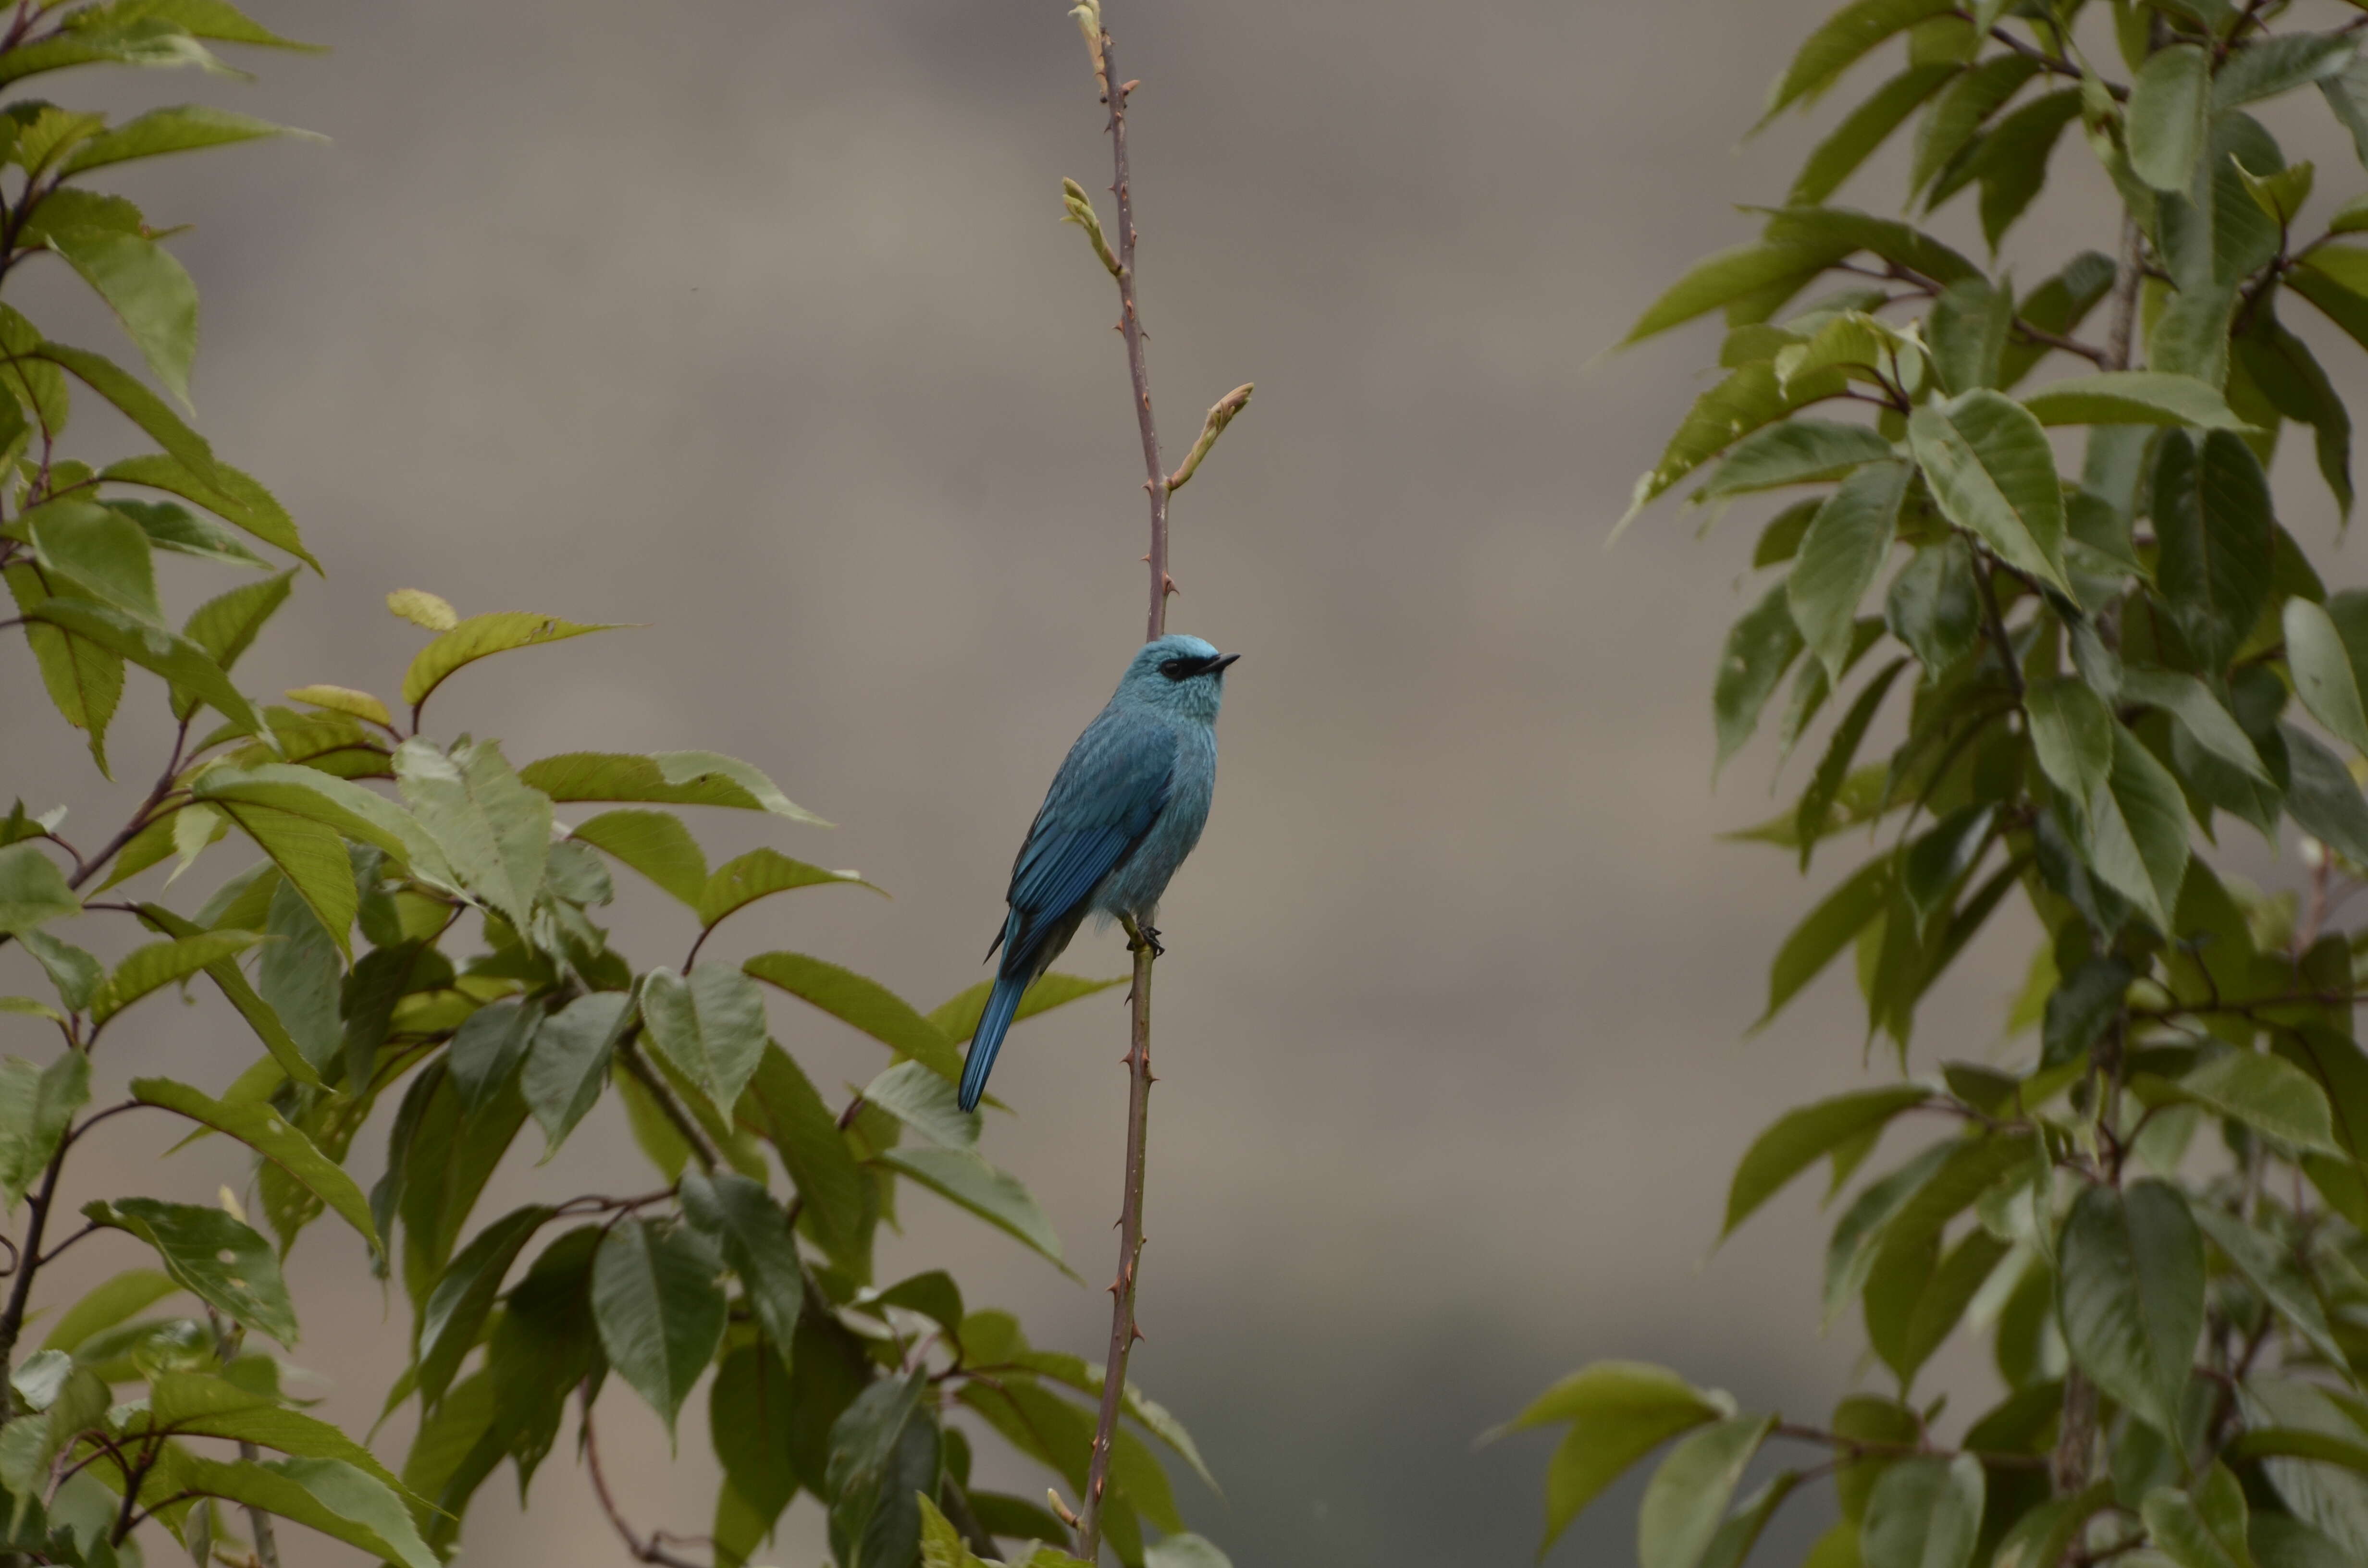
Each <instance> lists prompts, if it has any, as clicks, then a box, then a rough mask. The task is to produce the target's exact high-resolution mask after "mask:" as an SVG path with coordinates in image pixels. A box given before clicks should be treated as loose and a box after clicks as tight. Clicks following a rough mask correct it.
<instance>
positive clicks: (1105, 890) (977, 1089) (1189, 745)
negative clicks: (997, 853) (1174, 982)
mask: <svg viewBox="0 0 2368 1568" xmlns="http://www.w3.org/2000/svg"><path fill="white" fill-rule="evenodd" d="M1240 657H1241V655H1240V654H1239V653H1218V652H1217V650H1216V649H1215V648H1213V647H1212V646H1211V645H1210V644H1208V643H1206V642H1202V641H1201V639H1199V638H1198V637H1184V636H1168V637H1162V638H1159V639H1157V640H1156V641H1154V642H1146V643H1144V645H1143V647H1142V649H1141V651H1139V652H1138V653H1136V654H1135V655H1134V657H1133V659H1132V660H1131V661H1129V662H1128V664H1127V666H1126V674H1125V675H1124V676H1121V677H1120V680H1119V683H1118V690H1117V692H1116V693H1114V694H1113V695H1112V696H1111V698H1110V706H1108V707H1107V708H1104V709H1103V710H1101V712H1100V713H1099V715H1098V716H1097V717H1096V718H1095V720H1094V722H1092V723H1090V724H1088V725H1087V726H1086V733H1084V734H1082V735H1079V736H1078V737H1077V744H1075V745H1073V746H1071V747H1070V748H1069V756H1068V759H1067V760H1066V761H1064V762H1063V763H1062V764H1061V771H1060V772H1059V773H1057V774H1055V775H1054V776H1053V787H1052V789H1050V790H1046V791H1045V794H1044V804H1043V806H1042V809H1040V810H1039V811H1038V812H1037V813H1036V821H1035V824H1034V825H1033V826H1031V827H1030V828H1029V830H1028V842H1027V843H1025V844H1023V845H1021V846H1020V847H1019V858H1018V859H1016V860H1014V861H1013V862H1012V863H1011V892H1010V893H1009V894H1008V902H1009V903H1010V905H1011V913H1010V914H1009V915H1007V916H1006V917H1005V919H1004V922H1003V930H1002V932H1001V934H999V935H998V936H997V937H996V938H995V942H994V945H993V946H991V947H989V948H988V949H986V956H987V957H988V958H990V959H991V958H993V957H995V954H996V949H1002V952H1003V962H1002V964H1001V966H1000V967H999V968H998V969H997V970H996V976H995V989H994V990H993V991H992V992H990V993H989V994H988V995H987V999H986V1010H985V1013H983V1014H982V1015H981V1016H980V1017H979V1020H978V1030H977V1032H976V1033H975V1034H973V1036H972V1037H971V1042H970V1058H969V1060H968V1061H966V1062H963V1063H962V1109H964V1110H975V1109H977V1108H978V1101H979V1096H981V1095H983V1094H985V1092H986V1075H987V1074H989V1073H991V1072H993V1071H994V1069H995V1053H996V1051H998V1050H1000V1049H1002V1046H1003V1035H1004V1031H1005V1030H1006V1029H1008V1028H1010V1027H1011V1016H1012V1014H1013V1013H1015V1012H1016V1011H1018V1010H1019V998H1020V997H1021V996H1022V995H1024V994H1026V993H1027V990H1028V987H1029V986H1030V984H1031V983H1034V981H1035V979H1036V977H1037V976H1038V975H1040V974H1042V973H1043V972H1044V971H1046V970H1047V969H1050V968H1051V967H1052V965H1053V960H1054V959H1056V958H1058V957H1060V955H1061V949H1064V948H1065V947H1067V946H1068V945H1069V938H1070V937H1074V936H1076V934H1077V927H1078V926H1080V925H1082V924H1083V923H1084V922H1085V918H1086V916H1087V915H1100V916H1102V917H1103V918H1104V919H1106V920H1107V919H1110V918H1111V917H1113V916H1114V917H1116V918H1117V920H1118V921H1119V922H1120V924H1121V925H1123V926H1125V927H1126V932H1127V937H1128V938H1129V940H1130V943H1131V944H1137V943H1139V944H1147V945H1148V946H1149V947H1150V949H1151V950H1152V952H1153V953H1154V954H1155V955H1156V954H1157V953H1159V952H1160V951H1162V950H1163V949H1161V948H1160V946H1159V932H1158V930H1157V928H1156V926H1153V924H1152V922H1153V920H1154V919H1155V918H1156V915H1158V913H1159V895H1160V894H1162V893H1164V892H1167V879H1168V878H1170V877H1172V876H1174V875H1175V874H1176V868H1177V867H1178V866H1181V865H1182V864H1183V863H1184V857H1186V856H1187V855H1190V853H1192V846H1194V845H1195V844H1198V843H1199V842H1200V841H1201V827H1202V826H1203V825H1204V824H1206V823H1207V822H1208V820H1209V800H1210V797H1211V795H1212V794H1213V793H1214V792H1215V790H1216V786H1217V709H1218V706H1219V704H1221V703H1222V702H1223V701H1224V695H1225V668H1226V666H1227V665H1231V664H1232V663H1233V662H1234V661H1235V659H1238V658H1240Z"/></svg>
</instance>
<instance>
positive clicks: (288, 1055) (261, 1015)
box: [140, 895, 336, 1089]
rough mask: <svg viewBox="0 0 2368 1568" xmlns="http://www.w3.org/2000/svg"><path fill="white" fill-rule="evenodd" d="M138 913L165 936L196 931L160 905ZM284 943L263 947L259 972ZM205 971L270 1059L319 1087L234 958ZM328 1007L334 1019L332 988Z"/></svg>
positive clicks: (330, 959) (332, 959)
mask: <svg viewBox="0 0 2368 1568" xmlns="http://www.w3.org/2000/svg"><path fill="white" fill-rule="evenodd" d="M291 897H292V895H291ZM304 913H305V915H306V916H307V924H308V925H310V926H311V928H312V929H313V931H314V932H318V933H320V935H321V937H322V942H323V946H324V948H326V947H327V946H329V944H328V942H327V933H325V932H321V931H320V926H319V925H318V924H317V923H316V922H313V921H312V920H311V919H310V912H309V910H308V911H304ZM140 916H141V918H142V920H144V921H146V922H147V923H148V924H149V925H150V926H153V927H154V928H155V929H157V930H159V931H163V932H164V933H165V934H166V935H167V936H172V937H194V936H197V935H198V934H199V930H200V927H199V926H197V925H196V924H195V923H193V922H190V921H187V920H184V919H182V918H181V917H180V916H179V915H175V914H174V913H173V912H172V911H171V910H169V909H166V908H165V907H163V906H162V905H161V904H154V903H143V904H142V905H141V906H140ZM267 934H268V933H267ZM285 946H286V944H285V943H284V942H275V943H272V944H271V945H270V947H268V948H267V949H266V950H265V955H264V963H263V965H262V966H260V970H259V972H264V973H268V972H269V971H270V965H271V960H273V959H274V958H275V957H276V956H278V953H279V949H282V948H284V947H285ZM327 963H328V969H329V972H330V975H331V977H332V985H333V986H334V977H335V975H336V955H335V954H334V953H332V954H329V955H328V956H327ZM205 973H206V978H207V979H209V980H211V981H212V982H213V983H214V984H215V986H216V987H217V988H219V989H220V990H221V992H222V995H223V996H224V997H225V998H227V999H228V1000H229V1002H230V1005H231V1006H233V1007H235V1008H236V1009H238V1015H239V1017H243V1018H245V1020H246V1024H247V1027H248V1028H251V1029H253V1030H254V1031H255V1033H256V1038H257V1039H259V1040H262V1041H263V1047H264V1049H265V1050H266V1051H268V1052H270V1055H271V1059H272V1061H273V1062H276V1063H278V1064H279V1069H280V1071H281V1072H283V1073H285V1074H287V1075H288V1076H289V1077H290V1078H292V1079H294V1080H295V1081H296V1082H297V1083H300V1084H302V1085H305V1086H306V1087H308V1088H315V1089H317V1088H319V1087H320V1086H321V1077H320V1074H318V1073H317V1072H315V1071H314V1069H313V1064H312V1062H309V1061H307V1060H306V1059H305V1057H304V1053H303V1051H302V1049H301V1048H300V1047H299V1046H298V1045H297V1043H296V1041H295V1040H294V1039H293V1038H292V1037H291V1036H290V1033H289V1031H288V1028H287V1026H286V1025H285V1024H284V1023H282V1022H281V1020H280V1017H279V1011H278V1010H277V1009H276V1008H275V1007H274V1006H273V1005H272V1004H270V1003H268V1002H266V1001H265V1000H264V999H263V998H262V997H261V996H258V995H256V991H255V987H253V986H251V985H249V984H248V983H247V982H246V976H245V975H244V974H242V973H241V972H239V968H238V965H237V964H236V963H235V962H234V961H233V960H229V959H224V960H222V961H221V962H219V963H211V964H208V965H207V966H206V971H205ZM331 1007H332V1009H333V1010H332V1013H331V1018H332V1020H333V1021H334V1018H335V1012H334V1007H335V992H334V989H333V990H332V992H331Z"/></svg>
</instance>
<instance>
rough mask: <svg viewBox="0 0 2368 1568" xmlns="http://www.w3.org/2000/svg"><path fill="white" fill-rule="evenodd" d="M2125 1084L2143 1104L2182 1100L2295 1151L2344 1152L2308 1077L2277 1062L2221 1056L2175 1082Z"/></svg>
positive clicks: (2250, 1054)
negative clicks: (2290, 1147) (2256, 1131)
mask: <svg viewBox="0 0 2368 1568" xmlns="http://www.w3.org/2000/svg"><path fill="white" fill-rule="evenodd" d="M2131 1082H2132V1087H2133V1092H2134V1093H2136V1094H2137V1095H2138V1097H2139V1098H2140V1099H2141V1100H2145V1101H2146V1102H2147V1103H2149V1104H2151V1103H2154V1101H2155V1100H2156V1099H2157V1098H2158V1099H2160V1100H2163V1101H2166V1102H2167V1101H2172V1100H2184V1101H2186V1102H2188V1103H2190V1104H2192V1105H2200V1106H2203V1108H2205V1109H2207V1110H2210V1111H2212V1112H2214V1114H2215V1115H2219V1116H2226V1117H2231V1118H2234V1119H2237V1120H2238V1121H2242V1122H2244V1123H2246V1124H2247V1125H2248V1126H2250V1127H2253V1128H2255V1129H2256V1130H2258V1131H2261V1132H2265V1133H2267V1134H2268V1135H2269V1136H2271V1137H2272V1138H2275V1139H2277V1140H2278V1141H2280V1142H2284V1143H2291V1144H2293V1145H2294V1147H2296V1148H2298V1149H2303V1150H2306V1151H2309V1152H2312V1153H2322V1154H2336V1155H2341V1154H2343V1153H2345V1151H2344V1149H2343V1147H2342V1145H2341V1144H2340V1143H2338V1142H2336V1141H2335V1128H2334V1123H2333V1121H2332V1120H2331V1112H2330V1111H2329V1109H2328V1103H2327V1096H2326V1095H2325V1094H2323V1093H2321V1092H2320V1090H2319V1086H2318V1085H2317V1084H2316V1083H2314V1082H2313V1081H2312V1080H2311V1077H2310V1075H2309V1074H2306V1073H2305V1072H2304V1071H2303V1070H2302V1069H2301V1068H2299V1067H2296V1066H2294V1065H2293V1064H2292V1063H2291V1062H2286V1061H2284V1060H2283V1059H2281V1058H2279V1057H2275V1056H2264V1055H2261V1054H2260V1053H2259V1052H2256V1051H2226V1052H2223V1053H2221V1054H2219V1055H2216V1056H2214V1057H2211V1058H2209V1059H2207V1060H2206V1061H2205V1062H2203V1063H2202V1064H2201V1065H2200V1066H2197V1067H2196V1068H2194V1069H2193V1070H2192V1071H2190V1072H2188V1073H2186V1074H2182V1075H2181V1076H2180V1077H2178V1078H2175V1079H2168V1080H2166V1079H2158V1078H2147V1077H2146V1076H2145V1075H2140V1076H2139V1077H2134V1078H2133V1079H2132V1080H2131ZM2141 1084H2143V1085H2145V1087H2144V1088H2141V1087H2140V1086H2139V1085H2141Z"/></svg>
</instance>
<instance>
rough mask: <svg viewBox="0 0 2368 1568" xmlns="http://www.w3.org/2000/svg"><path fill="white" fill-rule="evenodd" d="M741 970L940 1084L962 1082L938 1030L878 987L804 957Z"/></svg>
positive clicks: (765, 959)
mask: <svg viewBox="0 0 2368 1568" xmlns="http://www.w3.org/2000/svg"><path fill="white" fill-rule="evenodd" d="M741 968H742V969H743V970H745V971H746V972H747V973H749V974H751V975H753V976H755V977H756V978H757V979H758V980H761V981H764V982H765V983H767V984H768V985H776V986H779V987H780V989H782V990H783V991H786V992H788V993H789V994H791V995H792V996H795V997H798V998H799V999H800V1000H802V1001H805V1002H809V1003H812V1004H813V1005H814V1006H816V1007H819V1008H821V1009H822V1010H823V1011H824V1012H825V1013H828V1014H830V1015H831V1016H832V1017H835V1018H837V1019H839V1020H840V1021H841V1022H843V1023H846V1024H849V1025H852V1026H853V1027H854V1028H859V1029H860V1030H862V1031H863V1032H864V1033H865V1034H868V1035H870V1036H871V1038H872V1039H874V1040H878V1041H880V1042H881V1043H882V1045H885V1046H887V1047H888V1048H889V1049H890V1050H892V1051H896V1052H897V1053H898V1054H900V1055H903V1056H909V1057H911V1058H912V1059H913V1060H914V1061H916V1062H920V1063H921V1064H922V1065H924V1066H926V1067H928V1069H929V1071H931V1072H933V1073H935V1074H938V1075H939V1077H941V1078H946V1079H949V1080H952V1081H957V1082H958V1081H960V1079H961V1077H962V1058H961V1057H960V1056H958V1055H956V1054H955V1052H954V1048H953V1042H952V1041H951V1040H948V1039H946V1037H945V1036H944V1035H943V1034H941V1033H939V1030H938V1028H937V1026H935V1025H934V1024H932V1023H930V1022H929V1021H928V1019H927V1018H924V1017H921V1016H920V1015H919V1014H918V1013H916V1012H915V1011H913V1009H912V1007H911V1006H910V1005H909V1004H907V1003H906V1002H905V1001H904V1000H903V999H902V998H901V997H898V996H897V995H895V994H894V993H892V992H891V991H889V990H888V988H887V987H886V986H884V985H882V984H881V983H879V982H878V981H875V980H867V979H865V978H864V977H863V976H861V975H860V974H857V973H855V972H854V971H850V970H844V969H841V968H839V967H838V966H837V964H834V963H825V962H824V961H823V960H820V959H813V958H808V957H806V956H805V955H804V954H803V953H759V954H758V955H757V957H755V958H753V959H750V960H748V961H747V962H746V963H745V964H743V965H741Z"/></svg>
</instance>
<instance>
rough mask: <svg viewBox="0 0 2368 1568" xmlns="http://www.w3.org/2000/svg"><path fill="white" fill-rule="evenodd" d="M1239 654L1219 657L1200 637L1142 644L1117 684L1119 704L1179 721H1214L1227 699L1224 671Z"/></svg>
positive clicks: (1221, 654) (1157, 640) (1181, 637)
mask: <svg viewBox="0 0 2368 1568" xmlns="http://www.w3.org/2000/svg"><path fill="white" fill-rule="evenodd" d="M1240 657H1241V655H1240V654H1239V653H1218V652H1217V650H1216V649H1215V647H1213V646H1212V645H1211V644H1210V643H1207V642H1202V641H1201V639H1199V638H1198V637H1188V636H1185V635H1183V634H1181V633H1176V634H1173V635H1170V636H1167V637H1161V638H1158V639H1156V641H1153V642H1145V643H1144V645H1143V647H1142V649H1141V650H1140V651H1139V652H1137V653H1136V654H1135V655H1134V658H1133V660H1132V661H1131V662H1130V663H1129V664H1128V665H1127V666H1126V675H1125V676H1124V677H1123V678H1121V680H1120V681H1119V683H1118V697H1119V700H1121V701H1125V702H1139V703H1142V704H1143V705H1144V706H1145V707H1148V708H1156V709H1158V710H1161V711H1163V712H1167V713H1174V714H1178V715H1180V716H1183V717H1188V718H1194V719H1200V720H1203V721H1208V720H1213V719H1215V718H1216V716H1217V707H1218V704H1220V703H1221V702H1223V701H1224V696H1225V667H1226V666H1227V665H1231V664H1232V663H1233V662H1234V661H1235V659H1238V658H1240Z"/></svg>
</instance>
